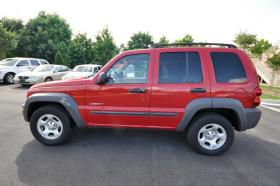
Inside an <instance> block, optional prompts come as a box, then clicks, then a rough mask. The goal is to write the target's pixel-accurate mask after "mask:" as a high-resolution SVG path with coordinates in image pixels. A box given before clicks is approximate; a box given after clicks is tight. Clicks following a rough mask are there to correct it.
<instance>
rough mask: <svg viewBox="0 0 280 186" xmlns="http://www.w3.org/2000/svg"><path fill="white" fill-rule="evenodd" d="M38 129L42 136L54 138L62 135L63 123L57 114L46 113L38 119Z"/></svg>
mask: <svg viewBox="0 0 280 186" xmlns="http://www.w3.org/2000/svg"><path fill="white" fill-rule="evenodd" d="M37 130H38V132H39V134H40V135H41V136H42V137H44V138H46V139H49V140H54V139H57V138H59V137H60V136H61V134H62V131H63V125H62V122H61V120H60V119H59V118H58V117H57V116H55V115H53V114H44V115H42V116H41V117H40V118H39V119H38V121H37Z"/></svg>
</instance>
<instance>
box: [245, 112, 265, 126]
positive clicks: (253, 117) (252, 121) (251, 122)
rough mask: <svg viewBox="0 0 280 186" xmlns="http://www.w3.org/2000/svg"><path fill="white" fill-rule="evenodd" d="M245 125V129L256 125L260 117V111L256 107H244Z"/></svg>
mask: <svg viewBox="0 0 280 186" xmlns="http://www.w3.org/2000/svg"><path fill="white" fill-rule="evenodd" d="M245 114H246V119H247V126H246V129H251V128H254V127H256V126H257V124H258V122H259V121H260V119H261V115H262V112H261V111H260V110H259V109H258V108H250V109H245Z"/></svg>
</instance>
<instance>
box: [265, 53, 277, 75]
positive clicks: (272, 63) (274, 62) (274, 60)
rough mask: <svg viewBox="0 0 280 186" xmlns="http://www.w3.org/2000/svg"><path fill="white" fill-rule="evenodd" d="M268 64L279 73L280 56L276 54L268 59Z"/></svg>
mask: <svg viewBox="0 0 280 186" xmlns="http://www.w3.org/2000/svg"><path fill="white" fill-rule="evenodd" d="M266 63H267V64H268V66H269V67H270V68H271V69H272V70H273V71H274V72H278V71H279V70H280V54H274V55H273V56H272V57H270V58H268V60H267V61H266Z"/></svg>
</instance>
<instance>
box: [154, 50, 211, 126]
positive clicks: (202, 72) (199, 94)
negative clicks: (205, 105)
mask: <svg viewBox="0 0 280 186" xmlns="http://www.w3.org/2000/svg"><path fill="white" fill-rule="evenodd" d="M205 57H206V55H205V53H204V52H203V51H201V49H195V48H186V49H184V48H169V49H168V48H165V49H156V53H155V66H154V79H153V86H152V94H151V104H150V125H151V126H155V127H157V128H169V129H176V127H177V125H178V124H179V122H180V121H181V119H182V117H183V114H184V112H185V107H186V106H187V105H188V104H189V103H190V102H191V101H192V100H194V99H198V98H205V97H210V84H209V79H208V71H207V69H208V68H207V64H206V63H204V60H205Z"/></svg>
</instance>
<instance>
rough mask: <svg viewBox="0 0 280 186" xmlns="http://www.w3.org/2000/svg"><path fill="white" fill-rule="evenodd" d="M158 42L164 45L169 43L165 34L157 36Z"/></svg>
mask: <svg viewBox="0 0 280 186" xmlns="http://www.w3.org/2000/svg"><path fill="white" fill-rule="evenodd" d="M158 43H160V44H163V45H166V44H168V43H169V40H168V39H167V38H166V37H165V36H162V37H161V38H159V42H158Z"/></svg>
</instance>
